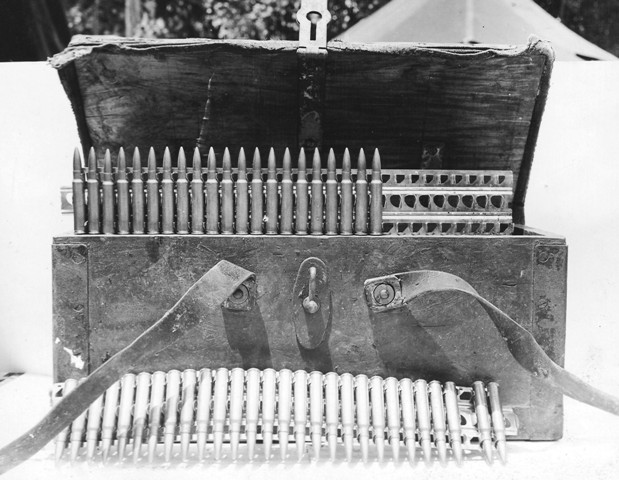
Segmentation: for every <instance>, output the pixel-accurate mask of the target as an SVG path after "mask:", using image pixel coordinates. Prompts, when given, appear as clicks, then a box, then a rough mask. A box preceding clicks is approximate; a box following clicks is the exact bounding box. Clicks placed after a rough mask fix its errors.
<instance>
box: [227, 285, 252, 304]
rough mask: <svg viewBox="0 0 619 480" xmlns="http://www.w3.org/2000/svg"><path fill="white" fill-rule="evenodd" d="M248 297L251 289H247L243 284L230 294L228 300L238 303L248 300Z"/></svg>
mask: <svg viewBox="0 0 619 480" xmlns="http://www.w3.org/2000/svg"><path fill="white" fill-rule="evenodd" d="M248 297H249V290H248V289H247V287H246V286H245V285H242V284H241V285H240V286H239V288H237V289H236V290H235V291H234V292H233V293H232V295H230V297H229V298H228V301H229V302H230V303H233V304H237V305H238V304H240V303H244V302H246V301H247V298H248Z"/></svg>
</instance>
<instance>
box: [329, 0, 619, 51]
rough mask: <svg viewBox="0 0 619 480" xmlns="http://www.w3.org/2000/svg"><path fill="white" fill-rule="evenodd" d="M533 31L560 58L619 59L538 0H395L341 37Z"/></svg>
mask: <svg viewBox="0 0 619 480" xmlns="http://www.w3.org/2000/svg"><path fill="white" fill-rule="evenodd" d="M531 34H534V35H536V36H538V37H539V38H541V39H543V40H549V41H550V42H551V43H552V46H553V49H554V51H555V54H556V59H557V60H619V59H618V58H617V57H615V56H614V55H612V54H611V53H609V52H607V51H605V50H603V49H601V48H599V47H597V46H596V45H594V44H592V43H591V42H589V41H587V40H585V39H584V38H582V37H581V36H580V35H578V34H576V33H574V32H572V31H571V30H570V29H568V28H567V27H566V26H565V25H563V24H562V23H561V22H560V21H559V20H557V19H556V18H553V17H552V16H551V15H549V14H548V13H546V11H544V10H543V9H542V8H541V7H540V6H538V5H537V4H535V3H534V2H533V0H391V1H390V2H389V3H387V4H386V5H385V6H384V7H382V8H381V9H379V10H378V11H376V13H374V14H372V15H370V16H369V17H366V18H364V19H363V20H361V21H360V22H358V23H357V24H355V25H354V26H353V27H351V28H350V29H348V30H347V31H346V32H344V33H342V34H341V35H340V36H339V37H338V38H339V39H341V40H343V41H346V42H424V43H465V44H466V43H469V44H473V43H475V44H477V43H482V44H512V45H517V44H524V43H526V42H527V39H528V37H529V35H531Z"/></svg>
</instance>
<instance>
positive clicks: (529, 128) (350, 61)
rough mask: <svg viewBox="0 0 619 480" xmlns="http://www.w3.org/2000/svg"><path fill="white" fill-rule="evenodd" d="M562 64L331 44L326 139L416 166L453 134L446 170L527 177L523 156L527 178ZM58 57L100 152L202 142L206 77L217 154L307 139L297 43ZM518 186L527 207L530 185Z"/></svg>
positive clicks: (501, 53)
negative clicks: (554, 69) (302, 131)
mask: <svg viewBox="0 0 619 480" xmlns="http://www.w3.org/2000/svg"><path fill="white" fill-rule="evenodd" d="M551 63H552V53H551V52H550V51H549V49H548V47H547V44H545V43H543V42H537V43H533V44H531V45H529V46H525V47H512V48H505V47H503V48H499V47H483V46H477V47H463V46H453V45H452V46H437V45H424V44H374V45H355V44H345V43H342V42H331V43H330V44H329V45H328V56H327V60H326V87H325V91H326V94H325V95H326V97H325V105H324V114H323V126H324V139H323V146H324V148H325V149H328V148H331V147H332V148H334V149H335V150H336V153H338V157H339V153H340V152H341V151H343V149H344V148H346V147H348V148H350V149H351V150H353V151H354V150H356V149H358V148H360V147H363V148H366V149H367V148H371V149H373V148H375V147H377V148H379V149H380V152H381V157H382V160H383V166H384V167H385V168H394V167H402V168H404V167H405V168H419V167H420V161H421V152H422V145H423V143H424V142H442V143H445V144H446V148H445V156H444V165H443V168H460V169H501V170H513V171H514V174H515V177H516V179H518V176H519V173H520V169H521V165H524V166H525V170H526V171H525V172H524V173H525V174H524V175H523V179H525V180H526V179H527V178H528V169H530V160H531V157H532V155H533V150H534V146H535V139H536V135H537V130H538V128H539V119H540V118H541V115H542V112H543V106H544V101H545V94H546V90H547V87H548V85H547V83H548V82H547V80H548V76H549V75H550V68H549V65H550V64H551ZM53 65H54V66H56V67H57V68H59V69H60V72H61V77H62V78H63V79H64V84H65V88H66V90H67V93H68V95H69V97H70V99H71V101H72V103H73V105H74V110H75V113H76V117H77V119H78V125H80V128H81V130H85V131H82V135H81V138H82V141H83V142H85V145H84V146H89V144H90V143H92V144H94V145H95V146H96V147H97V148H98V149H99V151H101V152H102V151H103V149H105V148H112V149H117V148H118V147H120V146H123V147H125V148H133V147H134V146H140V147H143V148H144V147H148V146H151V145H152V146H154V147H155V149H156V150H157V152H163V149H164V147H165V146H169V147H170V148H171V149H172V152H173V156H175V150H176V149H178V147H180V146H184V147H185V148H191V147H193V146H194V145H195V144H196V139H197V137H198V135H199V132H200V122H201V119H202V116H203V112H204V105H205V102H206V95H207V86H208V82H209V80H211V83H212V89H211V112H210V124H209V126H208V132H209V136H210V138H208V139H206V142H207V143H209V144H212V145H213V147H214V148H215V151H216V152H217V153H218V154H221V153H222V152H223V149H224V148H225V147H226V146H227V147H229V148H230V149H231V151H232V153H233V154H234V153H236V151H237V150H238V148H240V147H245V148H246V149H248V148H249V149H253V148H254V147H256V146H257V147H259V148H260V149H261V150H262V151H263V153H264V154H265V155H266V152H267V151H268V148H270V147H273V148H275V149H276V152H277V153H278V158H279V157H281V155H279V154H280V153H281V152H283V150H284V148H285V147H296V146H297V142H298V139H297V134H298V122H299V100H298V92H299V72H298V59H297V53H296V43H295V42H255V41H216V40H192V41H147V40H132V39H118V38H108V37H92V38H91V37H76V39H74V41H73V42H72V44H71V46H70V47H69V48H68V50H67V51H65V52H64V53H63V54H60V55H58V56H57V57H55V59H54V61H53ZM73 68H74V69H75V72H76V73H75V75H73V76H72V74H73V70H72V69H73ZM67 69H69V70H68V71H69V73H71V75H68V74H66V73H64V72H65V71H67ZM73 77H75V78H73ZM531 142H532V143H531ZM86 144H88V145H86ZM323 153H325V154H326V151H325V152H323ZM158 155H159V156H160V155H161V153H158ZM158 160H159V162H160V161H161V158H159V159H158ZM280 166H281V165H280ZM338 166H340V165H338ZM515 185H516V186H515V188H517V191H518V198H515V199H514V203H515V204H517V205H518V204H520V203H522V202H523V199H524V194H525V190H526V181H525V183H524V185H518V182H516V183H515Z"/></svg>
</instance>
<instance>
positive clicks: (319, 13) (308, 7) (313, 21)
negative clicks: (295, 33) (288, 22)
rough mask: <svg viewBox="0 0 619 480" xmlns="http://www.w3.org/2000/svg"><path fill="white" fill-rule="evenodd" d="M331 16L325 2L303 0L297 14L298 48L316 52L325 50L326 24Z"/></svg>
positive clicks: (322, 0) (323, 0) (325, 0)
mask: <svg viewBox="0 0 619 480" xmlns="http://www.w3.org/2000/svg"><path fill="white" fill-rule="evenodd" d="M330 21H331V14H330V13H329V10H328V8H327V0H303V1H302V2H301V8H300V9H299V11H298V12H297V23H298V24H299V48H306V49H307V50H318V49H321V48H323V49H326V48H327V24H328V23H329V22H330Z"/></svg>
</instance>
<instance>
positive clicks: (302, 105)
mask: <svg viewBox="0 0 619 480" xmlns="http://www.w3.org/2000/svg"><path fill="white" fill-rule="evenodd" d="M330 20H331V14H330V13H329V10H328V9H327V0H303V1H302V2H301V8H300V9H299V11H298V12H297V22H298V23H299V48H298V50H297V54H298V59H299V62H298V64H299V146H300V147H302V148H320V147H321V146H322V134H323V132H322V114H323V104H324V99H325V75H326V73H325V72H326V68H325V64H326V57H327V24H328V23H329V21H330Z"/></svg>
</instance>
